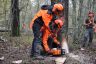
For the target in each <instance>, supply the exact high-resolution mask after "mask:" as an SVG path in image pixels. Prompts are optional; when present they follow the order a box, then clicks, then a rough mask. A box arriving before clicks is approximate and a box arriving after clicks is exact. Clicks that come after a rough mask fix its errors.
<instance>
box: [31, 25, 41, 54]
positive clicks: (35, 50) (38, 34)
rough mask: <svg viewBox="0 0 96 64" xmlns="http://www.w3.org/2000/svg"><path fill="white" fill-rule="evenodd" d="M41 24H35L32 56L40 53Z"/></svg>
mask: <svg viewBox="0 0 96 64" xmlns="http://www.w3.org/2000/svg"><path fill="white" fill-rule="evenodd" d="M40 28H41V26H39V25H38V24H36V25H34V26H33V33H34V39H33V43H32V49H31V55H32V56H38V55H40V49H39V46H41V42H42V41H41V34H42V33H41V32H40Z"/></svg>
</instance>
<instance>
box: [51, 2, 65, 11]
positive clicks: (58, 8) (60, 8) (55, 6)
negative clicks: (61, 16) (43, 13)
mask: <svg viewBox="0 0 96 64" xmlns="http://www.w3.org/2000/svg"><path fill="white" fill-rule="evenodd" d="M63 9H64V8H63V5H62V4H60V3H58V4H54V6H53V9H52V11H56V10H59V11H62V10H63Z"/></svg>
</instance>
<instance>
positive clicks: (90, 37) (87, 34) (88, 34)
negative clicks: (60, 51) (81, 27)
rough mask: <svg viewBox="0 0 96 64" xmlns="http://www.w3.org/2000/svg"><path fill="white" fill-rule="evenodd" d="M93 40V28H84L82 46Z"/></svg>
mask: <svg viewBox="0 0 96 64" xmlns="http://www.w3.org/2000/svg"><path fill="white" fill-rule="evenodd" d="M92 40H93V28H89V29H86V32H85V34H84V41H83V47H85V46H88V45H91V43H92Z"/></svg>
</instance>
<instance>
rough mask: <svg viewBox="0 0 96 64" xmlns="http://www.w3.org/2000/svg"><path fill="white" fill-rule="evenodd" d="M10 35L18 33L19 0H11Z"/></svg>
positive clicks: (17, 34)
mask: <svg viewBox="0 0 96 64" xmlns="http://www.w3.org/2000/svg"><path fill="white" fill-rule="evenodd" d="M11 13H12V15H11V18H12V36H19V35H20V22H19V0H11Z"/></svg>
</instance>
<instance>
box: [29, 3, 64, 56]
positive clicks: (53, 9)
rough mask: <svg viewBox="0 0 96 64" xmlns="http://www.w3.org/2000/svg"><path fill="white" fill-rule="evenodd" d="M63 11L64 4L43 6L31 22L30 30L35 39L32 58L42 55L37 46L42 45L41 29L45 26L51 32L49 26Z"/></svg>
mask: <svg viewBox="0 0 96 64" xmlns="http://www.w3.org/2000/svg"><path fill="white" fill-rule="evenodd" d="M62 10H63V6H62V4H60V3H58V4H54V5H53V6H52V5H50V6H45V5H44V6H42V7H41V10H39V11H38V12H37V14H36V15H35V16H34V18H33V19H32V21H31V22H30V29H32V30H33V33H34V39H33V43H32V50H31V56H32V57H33V56H38V55H40V53H39V52H38V49H37V46H38V45H39V44H41V42H42V41H41V35H42V31H40V29H41V27H42V26H43V25H45V27H46V29H48V31H49V32H51V29H50V27H49V24H51V22H52V21H54V20H55V19H56V16H57V15H59V14H60V12H61V11H62Z"/></svg>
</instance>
